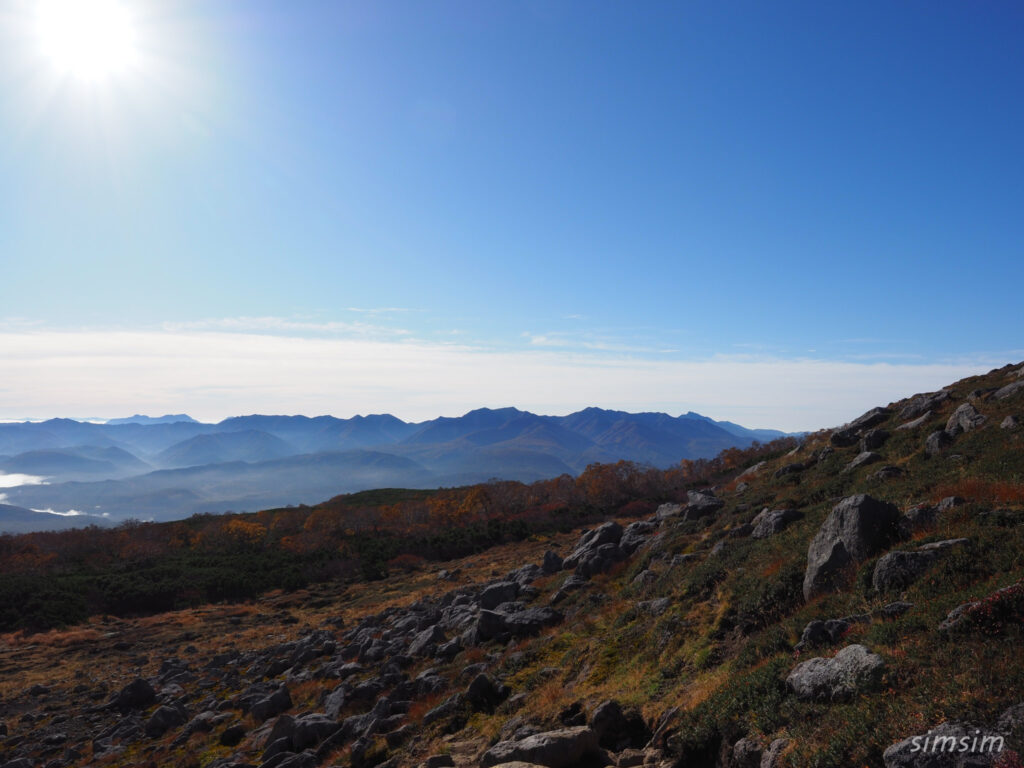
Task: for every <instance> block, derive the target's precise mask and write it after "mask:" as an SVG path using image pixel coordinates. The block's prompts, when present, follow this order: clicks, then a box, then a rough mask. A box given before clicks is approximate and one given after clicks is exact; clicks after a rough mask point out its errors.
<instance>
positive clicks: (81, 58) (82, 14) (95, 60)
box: [36, 0, 138, 82]
mask: <svg viewBox="0 0 1024 768" xmlns="http://www.w3.org/2000/svg"><path fill="white" fill-rule="evenodd" d="M36 26H37V32H38V35H39V42H40V45H41V49H42V52H43V55H44V56H45V57H46V58H47V59H48V60H49V61H50V63H51V64H52V65H53V66H54V67H55V68H56V69H57V70H58V71H59V72H60V73H61V74H64V75H67V76H70V77H73V78H75V79H77V80H82V81H88V82H100V81H104V80H109V79H111V78H114V77H119V76H122V75H125V74H128V73H130V72H131V71H132V70H133V69H134V68H135V67H136V65H137V62H138V49H137V40H136V30H135V25H134V23H133V19H132V16H131V14H130V13H129V11H128V10H127V9H126V7H125V6H124V5H123V4H122V3H120V2H118V0H36Z"/></svg>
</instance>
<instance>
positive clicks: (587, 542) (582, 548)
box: [562, 520, 622, 569]
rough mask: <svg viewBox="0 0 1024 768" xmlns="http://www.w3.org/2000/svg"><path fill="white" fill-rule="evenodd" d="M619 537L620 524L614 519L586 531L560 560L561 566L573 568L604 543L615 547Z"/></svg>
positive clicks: (620, 537) (620, 532)
mask: <svg viewBox="0 0 1024 768" xmlns="http://www.w3.org/2000/svg"><path fill="white" fill-rule="evenodd" d="M620 539H622V526H621V525H619V524H618V523H616V522H615V521H614V520H613V521H611V522H608V523H605V524H604V525H600V526H598V527H597V528H594V529H593V530H590V531H587V532H586V533H584V534H583V535H582V536H581V537H580V540H579V541H578V542H577V543H576V548H575V549H574V550H573V551H572V552H571V553H569V556H568V557H567V558H565V560H564V561H563V562H562V567H563V568H566V569H569V568H575V567H576V566H577V565H579V563H580V562H581V561H582V560H586V559H588V558H590V557H591V556H592V555H593V554H594V553H595V552H597V550H599V549H600V548H601V547H602V546H604V545H608V544H611V545H614V546H615V548H616V549H617V548H618V543H619V540H620Z"/></svg>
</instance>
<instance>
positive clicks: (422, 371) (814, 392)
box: [0, 329, 1009, 430]
mask: <svg viewBox="0 0 1024 768" xmlns="http://www.w3.org/2000/svg"><path fill="white" fill-rule="evenodd" d="M0 358H2V360H3V375H2V377H0V417H7V418H9V417H25V416H41V417H50V416H78V417H82V416H120V415H125V414H131V413H150V414H161V413H180V412H187V413H189V414H190V415H192V416H194V417H196V418H199V419H202V420H218V419H220V418H223V417H226V416H232V415H239V414H248V413H288V414H293V413H302V414H307V415H316V414H323V413H330V414H333V415H336V416H341V417H345V416H351V415H354V414H357V413H363V414H365V413H381V412H390V413H394V414H395V415H396V416H399V417H401V418H404V419H407V420H422V419H428V418H433V417H435V416H439V415H449V416H451V415H458V414H461V413H464V412H465V411H467V410H469V409H471V408H475V407H480V406H490V407H496V406H504V405H515V406H517V407H519V408H523V409H526V410H531V411H534V412H537V413H554V414H558V413H569V412H571V411H574V410H578V409H580V408H583V407H586V406H589V405H596V406H599V407H603V408H618V409H622V410H630V411H637V410H658V411H665V412H668V413H671V414H673V415H675V414H678V413H681V412H684V411H687V410H695V411H698V412H700V413H703V414H706V415H708V416H711V417H713V418H717V419H729V420H732V421H737V422H739V423H741V424H744V425H747V426H752V427H774V428H779V429H786V430H803V429H817V428H820V427H827V426H834V425H838V424H840V423H842V422H844V421H847V420H849V419H851V418H853V417H855V416H857V415H859V414H860V413H861V412H863V411H864V410H866V409H868V408H870V407H872V406H875V405H880V404H885V403H888V402H890V401H892V400H896V399H899V398H902V397H906V396H908V395H911V394H913V393H915V392H919V391H925V390H934V389H936V388H939V387H941V386H943V385H946V384H949V383H951V382H953V381H955V380H957V379H959V378H962V377H964V376H968V375H973V374H977V373H981V372H983V371H985V370H987V369H988V368H991V367H993V366H994V365H1000V364H1003V363H1005V362H1009V361H1005V360H1004V361H992V360H968V361H954V362H948V363H936V364H929V365H911V364H905V363H903V364H898V363H887V362H849V361H843V362H833V361H827V360H815V359H768V358H759V357H750V356H720V357H714V358H711V359H706V360H696V361H684V360H665V359H654V360H652V359H642V358H632V357H629V356H627V355H624V354H619V353H614V352H608V353H604V354H601V355H599V356H595V355H594V353H592V352H591V353H588V354H574V353H572V352H571V351H554V350H549V349H524V350H515V351H497V350H491V349H484V348H477V347H470V346H457V345H445V344H439V343H429V342H418V341H398V340H381V339H366V338H355V339H353V338H344V339H342V338H308V337H296V336H292V335H284V334H281V333H274V332H273V331H270V332H263V333H238V332H230V331H227V332H225V331H200V330H194V329H179V330H173V329H165V330H159V331H137V332H130V331H115V332H93V331H56V330H53V331H44V330H28V331H25V330H18V331H9V332H0Z"/></svg>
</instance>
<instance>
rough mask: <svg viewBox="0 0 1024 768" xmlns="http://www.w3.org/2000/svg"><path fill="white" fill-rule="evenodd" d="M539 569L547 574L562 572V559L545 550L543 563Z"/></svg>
mask: <svg viewBox="0 0 1024 768" xmlns="http://www.w3.org/2000/svg"><path fill="white" fill-rule="evenodd" d="M541 569H542V570H543V571H544V573H547V574H551V573H558V572H559V571H560V570H562V558H561V557H559V556H558V554H557V553H555V552H552V551H551V550H550V549H549V550H547V551H546V552H545V553H544V562H543V563H542V564H541Z"/></svg>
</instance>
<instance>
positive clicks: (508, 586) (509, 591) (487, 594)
mask: <svg viewBox="0 0 1024 768" xmlns="http://www.w3.org/2000/svg"><path fill="white" fill-rule="evenodd" d="M518 596H519V584H518V583H517V582H515V581H496V582H493V583H491V584H488V585H487V586H486V587H484V589H483V591H482V592H481V593H480V607H481V608H486V609H488V610H493V609H495V608H497V607H498V606H499V605H501V604H502V603H509V602H511V601H513V600H515V599H516V598H517V597H518Z"/></svg>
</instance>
